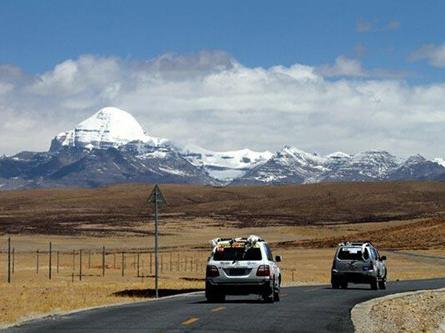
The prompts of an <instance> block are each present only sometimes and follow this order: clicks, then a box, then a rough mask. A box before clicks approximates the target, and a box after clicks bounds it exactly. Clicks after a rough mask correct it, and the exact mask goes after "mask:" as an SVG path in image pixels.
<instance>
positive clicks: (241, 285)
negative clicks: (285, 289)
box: [205, 235, 281, 303]
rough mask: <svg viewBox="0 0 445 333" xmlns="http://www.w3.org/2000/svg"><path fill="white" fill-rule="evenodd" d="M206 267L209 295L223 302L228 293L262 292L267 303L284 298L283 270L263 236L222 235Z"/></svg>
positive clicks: (216, 241)
mask: <svg viewBox="0 0 445 333" xmlns="http://www.w3.org/2000/svg"><path fill="white" fill-rule="evenodd" d="M211 245H212V253H211V254H210V256H209V260H208V262H207V269H206V288H205V296H206V298H207V300H208V301H209V302H223V301H224V300H225V297H226V295H248V294H257V295H260V296H261V297H262V298H263V300H264V301H265V302H271V303H272V302H274V301H279V300H280V285H281V272H280V269H279V267H278V265H277V262H280V261H281V257H280V256H277V257H275V258H274V257H273V256H272V251H271V250H270V248H269V245H268V244H267V243H266V242H265V241H264V240H263V239H261V238H260V237H258V236H254V235H251V236H249V237H248V238H218V239H214V240H212V241H211Z"/></svg>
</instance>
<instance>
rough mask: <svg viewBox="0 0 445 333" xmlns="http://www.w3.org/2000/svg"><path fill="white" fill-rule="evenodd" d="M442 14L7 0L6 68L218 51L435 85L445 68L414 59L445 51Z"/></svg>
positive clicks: (423, 6) (377, 6)
mask: <svg viewBox="0 0 445 333" xmlns="http://www.w3.org/2000/svg"><path fill="white" fill-rule="evenodd" d="M444 12H445V3H444V2H443V1H368V2H365V1H352V0H351V1H314V0H311V1H229V0H225V1H208V0H206V1H128V0H127V1H101V0H95V1H88V0H87V1H83V0H82V1H80V0H76V1H60V0H51V1H50V0H44V1H35V0H28V1H20V0H12V1H8V0H3V1H1V2H0V38H1V48H0V63H9V64H14V65H17V66H19V67H21V68H23V69H24V70H26V71H29V72H32V73H41V72H44V71H47V70H50V69H51V68H52V67H53V66H54V65H55V64H57V63H59V62H61V61H63V60H66V59H69V58H76V57H78V56H79V55H82V54H94V55H100V56H119V57H123V58H130V59H146V58H152V57H156V56H158V55H160V54H163V53H166V52H174V53H178V54H187V53H194V52H197V51H200V50H203V49H218V50H224V51H226V52H228V53H229V54H231V55H232V56H234V57H235V58H236V59H237V60H238V61H240V62H241V63H242V64H244V65H246V66H262V67H269V66H271V65H278V64H281V65H285V66H288V65H291V64H294V63H304V64H308V65H320V64H329V63H333V62H334V60H335V58H336V57H338V56H340V55H344V56H347V57H349V58H358V59H360V61H361V62H362V64H363V65H364V66H365V67H367V68H384V69H389V70H395V71H406V72H407V74H408V79H409V80H414V81H416V82H417V81H419V82H433V81H437V80H441V79H442V77H443V74H444V73H443V69H440V70H438V69H436V68H433V67H431V66H429V65H428V64H427V63H426V62H425V61H418V62H412V61H409V60H408V57H409V55H410V54H411V52H413V51H414V50H415V49H417V48H419V47H421V46H422V45H424V44H430V43H433V44H439V43H442V42H443V40H444V32H445V20H444V19H443V13H444ZM360 24H362V28H363V27H364V28H365V29H362V30H367V31H358V30H360V29H358V25H360ZM391 25H392V26H391ZM367 26H368V28H366V27H367Z"/></svg>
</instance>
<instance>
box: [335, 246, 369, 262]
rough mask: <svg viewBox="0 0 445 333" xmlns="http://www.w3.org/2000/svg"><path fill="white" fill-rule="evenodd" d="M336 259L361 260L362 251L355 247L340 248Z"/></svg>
mask: <svg viewBox="0 0 445 333" xmlns="http://www.w3.org/2000/svg"><path fill="white" fill-rule="evenodd" d="M337 257H338V259H340V260H363V256H362V249H361V248H357V247H349V248H348V247H346V248H341V249H340V251H338V255H337Z"/></svg>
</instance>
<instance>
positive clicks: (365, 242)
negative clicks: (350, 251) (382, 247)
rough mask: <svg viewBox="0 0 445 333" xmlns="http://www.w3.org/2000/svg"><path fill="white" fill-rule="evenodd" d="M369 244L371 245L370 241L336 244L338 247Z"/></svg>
mask: <svg viewBox="0 0 445 333" xmlns="http://www.w3.org/2000/svg"><path fill="white" fill-rule="evenodd" d="M364 244H369V245H372V242H371V241H370V240H356V241H345V242H343V243H340V244H338V246H346V245H360V246H362V245H364Z"/></svg>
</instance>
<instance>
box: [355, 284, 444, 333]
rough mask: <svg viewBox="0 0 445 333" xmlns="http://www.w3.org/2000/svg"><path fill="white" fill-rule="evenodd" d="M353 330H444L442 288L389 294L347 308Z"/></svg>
mask: <svg viewBox="0 0 445 333" xmlns="http://www.w3.org/2000/svg"><path fill="white" fill-rule="evenodd" d="M351 319H352V322H353V324H354V329H355V332H356V333H393V332H405V333H417V332H425V333H445V288H442V289H436V290H420V291H413V292H405V293H399V294H392V295H388V296H384V297H379V298H374V299H372V300H369V301H366V302H363V303H360V304H357V305H356V306H354V308H353V309H352V310H351Z"/></svg>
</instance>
